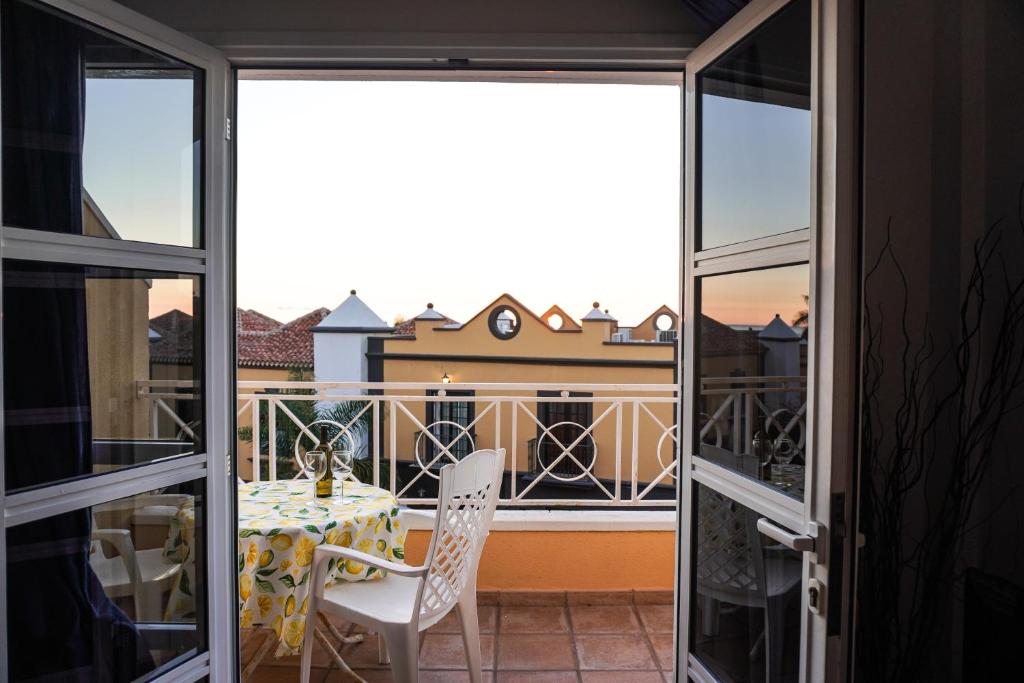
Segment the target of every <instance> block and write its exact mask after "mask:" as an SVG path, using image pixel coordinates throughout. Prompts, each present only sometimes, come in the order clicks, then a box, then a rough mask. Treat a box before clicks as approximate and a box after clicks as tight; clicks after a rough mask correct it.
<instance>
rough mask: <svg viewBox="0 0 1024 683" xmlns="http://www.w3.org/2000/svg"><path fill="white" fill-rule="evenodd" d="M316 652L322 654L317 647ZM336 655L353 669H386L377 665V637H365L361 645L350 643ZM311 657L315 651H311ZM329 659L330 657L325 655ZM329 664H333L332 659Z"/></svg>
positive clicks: (384, 666)
mask: <svg viewBox="0 0 1024 683" xmlns="http://www.w3.org/2000/svg"><path fill="white" fill-rule="evenodd" d="M317 650H320V651H321V652H323V648H322V647H320V646H319V645H318V646H317ZM338 654H340V655H341V658H342V659H344V660H345V663H346V664H348V665H349V666H350V667H352V668H353V669H382V668H386V667H387V666H388V665H387V664H380V663H378V661H377V659H378V651H377V636H376V635H366V636H365V637H364V638H363V642H361V643H351V644H349V645H343V646H342V647H341V649H340V650H338ZM313 656H314V657H316V650H314V651H313ZM327 656H328V657H330V655H327ZM331 662H332V663H333V662H334V658H333V657H332V658H331Z"/></svg>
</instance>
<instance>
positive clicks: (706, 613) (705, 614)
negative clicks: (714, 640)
mask: <svg viewBox="0 0 1024 683" xmlns="http://www.w3.org/2000/svg"><path fill="white" fill-rule="evenodd" d="M700 601H701V605H700V607H701V627H702V628H701V631H702V633H703V635H705V636H708V637H711V636H717V635H718V607H719V605H718V600H715V599H714V598H711V597H708V596H707V595H701V596H700Z"/></svg>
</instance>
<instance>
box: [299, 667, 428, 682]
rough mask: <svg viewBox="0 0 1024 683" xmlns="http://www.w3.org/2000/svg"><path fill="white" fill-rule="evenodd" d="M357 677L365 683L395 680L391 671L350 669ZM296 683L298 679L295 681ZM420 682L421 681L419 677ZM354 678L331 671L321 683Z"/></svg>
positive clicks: (345, 673) (339, 671) (344, 673)
mask: <svg viewBox="0 0 1024 683" xmlns="http://www.w3.org/2000/svg"><path fill="white" fill-rule="evenodd" d="M352 670H353V671H355V672H356V673H357V674H358V675H359V676H361V677H362V678H364V679H365V680H366V683H393V681H394V680H395V679H394V678H392V676H391V669H352ZM295 680H296V682H297V681H298V680H299V679H297V678H296V679H295ZM420 680H423V678H422V677H421V678H420ZM354 681H355V679H354V678H352V677H351V676H349V675H348V672H347V671H342V670H340V669H332V670H331V672H330V673H329V674H327V678H325V679H324V681H323V683H353V682H354Z"/></svg>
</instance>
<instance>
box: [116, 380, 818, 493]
mask: <svg viewBox="0 0 1024 683" xmlns="http://www.w3.org/2000/svg"><path fill="white" fill-rule="evenodd" d="M136 386H137V391H138V395H139V397H140V398H141V399H143V400H149V401H151V402H152V408H153V409H152V415H153V424H154V434H156V433H157V424H158V422H162V423H163V424H164V425H165V426H169V427H170V428H173V429H177V430H181V431H186V432H187V431H189V430H190V426H189V425H188V424H185V423H184V422H182V421H181V420H180V419H177V420H176V419H175V417H176V415H175V413H174V409H175V408H176V407H177V406H178V405H180V403H178V402H180V401H183V400H188V399H189V398H190V397H192V393H193V392H189V391H187V390H188V389H192V388H194V387H195V383H194V382H192V381H189V380H139V381H137V382H136ZM699 386H700V396H701V408H700V410H701V411H702V412H701V413H700V414H701V416H702V418H704V420H705V421H704V424H703V425H702V426H701V428H700V439H701V442H702V443H707V444H709V445H713V446H718V447H724V448H728V449H729V450H730V451H732V452H734V453H735V454H737V455H742V454H745V453H749V451H750V444H751V442H752V439H753V437H754V435H755V433H757V432H759V431H762V430H765V431H771V430H777V431H779V432H785V433H787V434H790V435H791V436H792V437H793V438H794V440H795V441H796V442H797V443H798V445H799V447H800V448H801V449H802V448H803V447H804V442H805V439H806V410H807V403H806V378H804V377H802V376H782V377H779V376H749V377H743V376H729V377H702V378H701V379H700V384H699ZM182 390H184V391H182ZM470 391H471V392H472V393H468V392H470ZM293 392H295V393H293ZM464 392H465V393H464ZM542 393H543V394H545V395H543V396H542V395H540V394H542ZM580 394H583V395H580ZM679 396H680V387H679V385H677V384H665V383H662V384H637V383H623V384H614V383H566V384H559V383H555V382H321V381H309V380H307V381H283V380H272V381H263V380H241V381H238V382H237V385H236V392H235V397H236V401H237V406H236V414H237V415H238V416H239V417H243V416H245V419H246V421H249V420H251V424H252V427H253V428H254V427H256V426H257V425H259V424H263V425H264V426H263V429H266V430H267V434H266V439H267V440H266V444H264V443H263V438H255V437H256V434H255V433H251V434H250V436H249V437H248V438H247V440H249V441H250V443H251V447H252V453H251V458H250V459H251V462H252V467H253V471H252V476H253V478H254V480H257V481H258V480H261V479H263V478H267V479H276V478H277V476H278V464H279V463H283V462H285V461H284V460H279V459H278V458H279V456H281V457H282V458H287V459H289V460H291V459H293V453H292V451H296V449H297V448H299V447H298V446H296V442H295V441H294V440H293V439H292V436H289V437H288V439H286V440H283V441H282V444H283V443H284V441H288V445H287V446H283V445H282V448H285V449H286V450H287V453H286V452H285V451H283V450H280V449H279V448H278V443H277V435H278V434H279V433H280V431H279V430H280V429H282V428H283V429H288V430H289V434H291V432H293V431H294V430H295V428H296V427H297V428H298V434H299V435H300V437H299V438H306V437H308V438H311V439H313V440H314V441H315V440H316V437H315V435H313V434H312V433H311V432H310V431H309V420H310V418H309V417H308V416H306V413H307V412H308V411H305V410H303V411H299V410H297V408H296V404H297V403H304V404H307V405H308V404H310V403H320V402H323V403H327V404H331V403H341V402H358V403H359V404H360V405H362V406H365V407H362V408H360V409H359V412H358V414H356V415H355V417H346V418H344V419H345V420H349V422H348V423H347V424H345V425H340V423H339V426H342V428H343V431H346V432H348V430H349V429H350V428H353V425H356V424H357V420H361V419H365V420H369V423H368V424H367V425H366V426H363V427H357V428H355V431H352V432H348V433H349V438H350V439H355V441H352V444H353V447H356V445H358V447H359V448H360V449H363V451H365V453H366V454H367V457H368V459H369V460H370V461H371V464H372V473H373V475H372V477H373V483H374V484H375V485H379V486H382V487H384V488H388V489H390V490H391V491H392V492H393V493H394V494H395V495H396V496H398V497H399V500H400V502H402V503H405V504H414V505H415V504H426V505H429V504H433V503H434V502H435V499H433V498H430V497H429V496H431V495H433V492H432V487H433V484H431V483H430V479H436V478H437V475H436V469H437V467H436V465H443V464H446V463H447V462H449V461H450V460H453V459H456V458H457V457H461V455H457V454H456V453H453V451H456V450H457V448H455V447H454V446H453V444H454V443H455V442H454V441H453V442H452V443H444V441H447V440H448V439H449V438H450V436H445V435H444V434H443V433H442V434H440V435H437V434H434V433H433V430H431V427H432V425H433V424H435V423H436V421H434V422H429V423H428V420H426V419H424V415H423V413H424V408H423V406H424V405H425V404H429V403H435V402H436V403H462V402H472V403H474V404H475V406H476V409H475V411H474V414H475V417H473V418H472V421H471V422H470V424H468V425H467V429H469V430H471V431H474V430H475V429H476V426H477V425H480V426H483V425H484V423H485V422H486V423H487V424H488V427H487V428H486V429H483V430H482V431H481V434H483V435H484V436H483V438H485V439H486V440H487V441H489V442H490V441H493V442H494V443H493V444H492V443H485V444H479V443H478V444H477V445H476V447H488V448H489V447H492V446H493V447H494V448H506V450H507V451H508V455H509V465H508V467H509V469H508V472H509V474H507V475H506V476H507V477H508V480H507V485H508V486H509V493H508V495H507V496H505V497H503V498H501V499H500V501H499V503H500V504H502V505H515V506H521V507H538V506H541V507H580V506H586V507H622V508H628V507H634V508H635V507H672V506H674V505H675V496H669V495H666V494H665V492H664V491H663V490H662V489H664V488H665V487H671V486H674V485H675V483H676V475H677V474H678V473H677V468H678V459H679V446H678V444H679V440H680V435H679V426H678V424H677V423H676V420H677V416H678V414H679V411H677V410H670V409H669V408H670V406H672V407H674V406H675V404H676V403H677V402H678V401H679ZM552 403H561V404H581V403H583V404H589V405H590V406H593V408H592V410H583V411H579V415H580V416H579V417H560V418H558V419H559V420H563V422H561V423H559V424H564V423H565V422H566V421H568V422H572V423H573V424H578V425H579V426H580V428H581V429H580V434H578V435H577V434H572V436H570V437H568V438H566V435H565V434H563V433H562V432H558V430H557V429H556V427H557V424H552V423H551V422H549V420H550V419H551V418H550V417H548V418H545V417H544V414H546V413H542V406H543V405H544V404H552ZM314 412H316V413H317V414H318V415H320V414H321V413H323V411H322V410H321V409H320V408H319V407H318V408H316V410H315V411H314ZM575 412H576V411H570V412H569V413H568V414H572V413H575ZM426 414H427V415H429V414H430V413H429V411H426ZM557 414H560V415H565V414H566V411H558V413H557ZM584 415H585V416H588V417H582V416H584ZM299 416H303V417H301V419H300V417H299ZM361 416H366V417H361ZM169 420H170V422H169ZM282 421H283V422H282ZM400 424H401V425H405V424H409V425H410V426H412V427H413V430H412V431H413V433H414V434H420V433H422V434H424V436H423V439H422V441H423V443H425V444H432V447H431V448H428V449H427V451H429V453H428V454H427V455H419V446H418V441H417V445H413V446H410V444H409V443H407V439H405V438H404V437H403V438H402V439H399V436H398V431H397V427H398V426H399V425H400ZM284 425H294V426H284ZM402 429H403V430H404V429H405V427H404V426H403V427H402ZM535 429H536V433H537V434H538V435H539V434H543V435H544V436H543V438H544V442H545V444H547V445H546V446H545V448H546V451H545V452H546V453H548V454H549V455H548V457H547V458H546V460H545V462H533V460H534V459H535V457H534V454H531V451H536V448H537V442H538V439H537V436H532V435H530V436H529V438H527V435H528V433H532V432H533V431H534V430H535ZM302 434H305V435H306V436H305V437H302V436H301V435H302ZM509 434H511V435H512V436H511V443H509V442H508V435H509ZM353 435H354V436H353ZM558 436H561V438H562V439H563V440H564V443H563V442H561V441H559V440H558V438H557V437H558ZM439 439H440V440H439ZM503 441H504V442H503ZM410 448H413V449H414V450H415V453H414V452H413V451H412V450H409V449H410ZM591 451H592V453H593V457H592V458H591V457H588V456H586V453H587V452H591ZM296 452H298V451H296ZM410 456H414V457H413V459H410ZM261 461H262V463H263V464H262V465H261ZM417 465H418V467H419V468H420V469H419V470H417V469H416V467H417ZM382 466H384V467H385V469H382ZM261 468H265V469H264V471H263V472H262V473H261V471H260V470H261ZM399 468H401V469H402V472H403V474H402V476H401V477H398V478H397V479H396V473H397V472H398V470H399ZM428 470H429V471H428ZM527 474H529V475H532V477H529V478H522V479H520V477H521V476H522V475H527ZM417 482H419V483H417ZM577 483H585V484H587V485H588V489H587V491H586V493H583V492H580V490H579V489H577V490H576V491H573V489H572V488H565V487H566V485H569V484H574V485H575V484H577ZM414 484H415V486H414ZM425 485H426V488H424V486H425ZM552 487H553V488H552ZM659 490H660V492H659ZM538 494H539V495H540V497H538ZM548 496H550V497H548Z"/></svg>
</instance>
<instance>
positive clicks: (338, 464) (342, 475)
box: [331, 448, 352, 498]
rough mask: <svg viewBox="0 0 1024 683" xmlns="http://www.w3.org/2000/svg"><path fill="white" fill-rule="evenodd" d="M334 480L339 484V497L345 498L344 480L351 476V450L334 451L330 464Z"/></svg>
mask: <svg viewBox="0 0 1024 683" xmlns="http://www.w3.org/2000/svg"><path fill="white" fill-rule="evenodd" d="M331 465H332V468H333V471H334V478H335V479H337V480H338V481H340V482H341V497H342V498H344V497H345V479H347V478H348V476H349V475H350V474H352V450H351V449H349V448H342V449H339V450H336V451H334V458H333V462H332V463H331Z"/></svg>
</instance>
